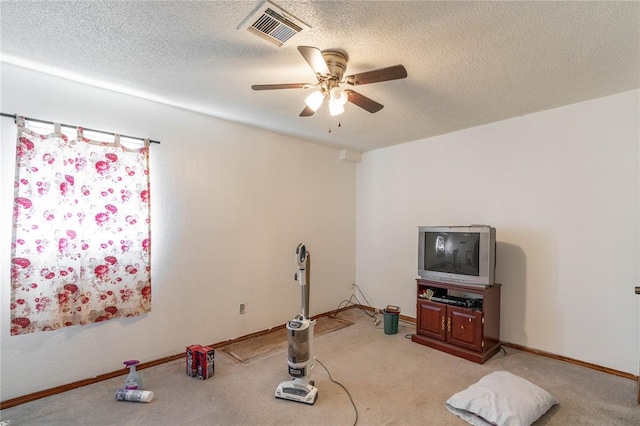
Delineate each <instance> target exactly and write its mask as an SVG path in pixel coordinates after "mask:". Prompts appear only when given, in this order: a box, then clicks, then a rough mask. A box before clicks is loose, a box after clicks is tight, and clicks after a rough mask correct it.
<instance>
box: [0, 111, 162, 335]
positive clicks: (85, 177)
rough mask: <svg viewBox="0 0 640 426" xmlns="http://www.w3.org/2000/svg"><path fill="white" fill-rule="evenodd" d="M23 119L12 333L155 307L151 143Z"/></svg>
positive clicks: (19, 142)
mask: <svg viewBox="0 0 640 426" xmlns="http://www.w3.org/2000/svg"><path fill="white" fill-rule="evenodd" d="M55 130H56V131H54V132H53V133H50V134H40V133H38V132H36V131H34V130H33V129H31V130H30V129H28V128H27V127H26V126H25V123H24V120H21V119H19V121H18V135H17V147H16V179H15V202H14V212H13V240H12V259H11V262H12V264H11V287H12V292H11V334H12V335H18V334H26V333H32V332H36V331H48V330H56V329H60V328H62V327H66V326H71V325H84V324H89V323H93V322H99V321H105V320H109V319H112V318H118V317H127V316H137V315H140V314H142V313H145V312H149V311H150V310H151V275H150V263H149V262H150V247H151V244H150V216H149V149H148V142H147V143H145V144H144V145H145V146H143V147H134V148H127V147H125V146H123V145H122V144H121V143H120V141H119V138H118V137H117V136H116V138H115V141H112V142H104V141H97V140H91V139H89V138H86V137H85V136H84V135H83V131H82V128H78V129H77V134H75V135H72V136H71V137H70V136H67V135H65V134H63V133H61V132H60V127H59V126H56V127H55Z"/></svg>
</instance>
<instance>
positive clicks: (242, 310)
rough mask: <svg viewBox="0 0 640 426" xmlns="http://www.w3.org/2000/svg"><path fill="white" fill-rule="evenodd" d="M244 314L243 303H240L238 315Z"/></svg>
mask: <svg viewBox="0 0 640 426" xmlns="http://www.w3.org/2000/svg"><path fill="white" fill-rule="evenodd" d="M243 314H244V303H241V304H240V315H243Z"/></svg>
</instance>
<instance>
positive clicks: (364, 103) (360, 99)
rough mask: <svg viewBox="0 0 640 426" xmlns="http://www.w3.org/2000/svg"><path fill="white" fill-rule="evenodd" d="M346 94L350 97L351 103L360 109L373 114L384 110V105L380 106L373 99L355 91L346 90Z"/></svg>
mask: <svg viewBox="0 0 640 426" xmlns="http://www.w3.org/2000/svg"><path fill="white" fill-rule="evenodd" d="M345 92H347V96H349V98H348V101H349V102H351V103H352V104H354V105H358V106H359V107H360V108H362V109H364V110H367V111H369V112H370V113H372V114H373V113H374V112H378V111H380V110H381V109H382V108H384V105H382V104H379V103H378V102H376V101H374V100H373V99H370V98H367V97H366V96H364V95H361V94H360V93H358V92H354V91H353V90H345Z"/></svg>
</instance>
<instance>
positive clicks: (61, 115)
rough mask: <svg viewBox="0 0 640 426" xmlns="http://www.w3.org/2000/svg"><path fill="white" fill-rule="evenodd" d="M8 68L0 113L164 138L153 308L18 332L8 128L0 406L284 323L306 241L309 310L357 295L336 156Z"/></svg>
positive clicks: (347, 199) (348, 204)
mask: <svg viewBox="0 0 640 426" xmlns="http://www.w3.org/2000/svg"><path fill="white" fill-rule="evenodd" d="M0 70H1V73H2V74H1V81H2V85H1V90H2V92H1V94H2V112H5V113H19V114H23V115H26V116H30V117H35V118H41V119H45V120H53V121H60V122H62V123H69V124H77V125H82V126H85V127H88V128H96V129H103V130H110V131H117V132H120V133H123V134H127V135H134V136H143V137H144V136H148V137H150V138H152V139H155V140H160V141H161V142H162V143H161V145H152V146H151V164H150V167H151V204H152V213H151V214H152V218H151V220H152V231H151V232H152V241H153V245H152V273H151V274H152V275H151V279H152V288H153V294H152V300H153V305H152V312H151V313H149V314H147V315H144V316H141V317H137V318H130V319H120V320H112V321H109V322H105V323H99V324H94V325H89V326H84V327H79V326H76V327H69V328H67V329H63V330H60V331H54V332H44V333H35V334H31V335H24V336H9V325H8V324H9V321H10V318H9V312H8V307H9V300H10V282H9V279H10V278H9V265H10V240H11V209H12V205H13V176H14V158H15V125H14V124H13V122H12V120H11V119H7V118H2V119H1V120H0V123H1V126H2V129H1V131H2V140H1V145H0V148H1V149H0V154H1V157H0V161H1V162H0V164H1V172H0V173H1V176H2V185H1V187H0V188H1V191H2V192H1V195H0V197H1V204H2V207H1V216H0V227H1V228H0V230H1V236H0V268H1V275H0V277H1V281H2V290H1V296H2V302H1V303H0V324H1V327H0V343H1V346H2V352H1V375H2V383H1V398H2V400H3V401H5V400H7V399H11V398H14V397H17V396H21V395H25V394H29V393H32V392H36V391H39V390H43V389H48V388H51V387H54V386H58V385H62V384H66V383H70V382H73V381H76V380H81V379H85V378H89V377H93V376H95V375H99V374H103V373H106V372H110V371H113V370H117V369H119V368H121V367H123V366H122V361H123V360H126V359H131V358H135V359H140V360H141V361H142V362H145V361H151V360H155V359H158V358H162V357H165V356H169V355H174V354H177V353H180V352H182V351H183V350H184V347H185V346H186V345H188V344H192V343H202V344H209V343H215V342H220V341H224V340H227V339H231V338H234V337H238V336H242V335H246V334H249V333H252V332H255V331H259V330H263V329H266V328H269V327H273V326H276V325H280V324H283V323H285V322H286V321H287V320H288V319H289V318H291V317H292V316H293V315H295V314H296V313H297V312H299V310H300V288H299V286H298V285H296V283H295V282H294V281H293V274H294V272H296V268H297V265H296V263H295V248H296V246H297V244H298V243H299V242H305V243H306V244H307V248H308V249H309V251H310V253H311V259H312V261H311V262H312V272H311V286H312V287H311V309H310V310H311V314H312V315H315V314H319V313H323V312H327V311H330V310H332V309H335V308H336V307H337V306H338V304H339V303H340V302H341V301H342V300H344V299H347V298H348V297H349V296H350V295H351V283H352V281H353V279H354V277H355V208H356V201H355V189H356V183H355V178H356V165H355V164H354V163H351V162H345V161H340V160H339V152H338V151H337V150H335V149H331V148H326V147H322V146H319V145H315V144H311V143H308V142H304V141H300V140H296V139H292V138H288V137H284V136H281V135H276V134H273V133H269V132H266V131H262V130H257V129H254V128H250V127H246V126H242V125H238V124H233V123H229V122H225V121H222V120H217V119H214V118H211V117H206V116H203V115H199V114H195V113H191V112H187V111H184V110H180V109H177V108H172V107H168V106H165V105H160V104H157V103H153V102H149V101H145V100H142V99H137V98H134V97H130V96H125V95H121V94H117V93H113V92H109V91H105V90H101V89H97V88H94V87H89V86H86V85H82V84H78V83H73V82H70V81H67V80H63V79H59V78H55V77H52V76H48V75H45V74H40V73H37V72H34V71H29V70H25V69H21V68H18V67H15V66H11V65H7V64H2V67H1V68H0ZM239 303H246V314H245V315H239V314H238V304H239ZM283 362H285V363H286V360H283ZM114 391H115V390H114Z"/></svg>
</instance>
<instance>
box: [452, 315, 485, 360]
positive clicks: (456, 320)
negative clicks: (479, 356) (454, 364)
mask: <svg viewBox="0 0 640 426" xmlns="http://www.w3.org/2000/svg"><path fill="white" fill-rule="evenodd" d="M447 338H448V341H449V342H450V343H453V344H455V345H458V346H462V347H464V348H468V349H473V350H476V351H480V352H481V351H482V312H479V311H471V310H469V309H461V308H455V307H451V306H449V307H448V318H447Z"/></svg>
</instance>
